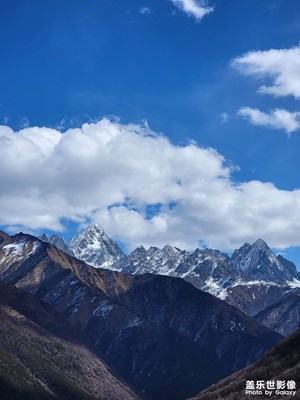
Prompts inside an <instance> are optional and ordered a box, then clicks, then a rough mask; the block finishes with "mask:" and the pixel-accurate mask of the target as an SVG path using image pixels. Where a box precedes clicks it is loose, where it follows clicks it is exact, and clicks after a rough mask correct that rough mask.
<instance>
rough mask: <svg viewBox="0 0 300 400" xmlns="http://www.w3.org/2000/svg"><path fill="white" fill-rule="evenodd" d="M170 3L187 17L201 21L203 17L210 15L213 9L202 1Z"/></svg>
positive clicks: (174, 1)
mask: <svg viewBox="0 0 300 400" xmlns="http://www.w3.org/2000/svg"><path fill="white" fill-rule="evenodd" d="M171 1H172V3H173V4H174V5H175V6H176V7H177V8H179V9H180V10H182V11H183V12H185V13H186V14H187V15H188V16H191V17H194V18H196V20H197V21H201V20H202V18H203V17H205V15H207V14H209V13H211V12H212V11H213V10H214V8H213V7H209V6H208V5H207V1H204V0H171Z"/></svg>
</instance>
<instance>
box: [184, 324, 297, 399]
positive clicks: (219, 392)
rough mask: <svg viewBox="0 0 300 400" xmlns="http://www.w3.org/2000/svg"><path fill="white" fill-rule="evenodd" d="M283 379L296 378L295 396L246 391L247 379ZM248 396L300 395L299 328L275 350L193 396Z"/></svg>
mask: <svg viewBox="0 0 300 400" xmlns="http://www.w3.org/2000/svg"><path fill="white" fill-rule="evenodd" d="M248 380H253V381H258V380H265V381H267V380H275V382H276V381H277V380H282V381H290V380H293V381H295V382H296V388H297V389H298V390H297V393H296V395H295V396H293V397H292V396H288V395H280V394H279V395H276V394H275V393H274V394H273V395H272V396H271V397H270V396H267V397H264V396H250V395H246V394H245V384H246V381H248ZM249 398H271V399H276V400H281V399H291V398H293V399H299V398H300V329H298V330H297V331H296V332H295V333H293V334H292V335H291V336H289V337H287V338H286V339H284V340H283V341H282V342H280V343H278V344H277V345H276V346H275V347H274V349H273V350H271V351H270V352H269V353H268V354H266V356H265V357H264V358H263V359H262V360H260V361H258V362H256V363H255V364H253V365H251V366H249V367H247V368H245V369H243V370H241V371H239V372H237V373H235V374H233V375H230V376H229V377H228V378H226V379H223V380H222V381H220V382H219V383H217V384H215V385H213V386H211V387H210V388H208V389H207V390H205V391H203V392H202V393H200V394H199V395H198V396H196V397H194V398H193V399H190V400H216V399H220V400H246V399H249Z"/></svg>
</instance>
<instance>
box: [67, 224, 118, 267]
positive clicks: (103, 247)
mask: <svg viewBox="0 0 300 400" xmlns="http://www.w3.org/2000/svg"><path fill="white" fill-rule="evenodd" d="M68 247H69V249H70V250H71V251H72V252H73V254H74V256H75V257H77V258H79V259H80V260H82V261H85V262H86V263H88V264H91V265H93V266H94V267H98V268H100V267H101V268H109V267H111V266H112V265H113V264H114V263H115V262H117V261H118V260H120V259H121V258H122V257H123V253H122V251H121V249H120V247H119V246H118V245H117V243H116V242H115V241H113V240H112V239H110V238H109V237H108V236H107V235H106V233H105V232H104V230H103V229H102V228H101V226H100V225H99V224H94V225H90V226H88V227H87V228H86V229H85V231H84V232H82V233H80V234H79V235H77V236H74V237H73V239H72V240H71V241H70V243H69V245H68Z"/></svg>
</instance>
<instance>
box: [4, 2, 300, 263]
mask: <svg viewBox="0 0 300 400" xmlns="http://www.w3.org/2000/svg"><path fill="white" fill-rule="evenodd" d="M184 3H185V1H183V0H182V1H177V2H176V1H172V0H164V1H163V0H160V1H158V0H153V1H150V0H148V1H146V0H145V1H139V0H136V1H125V0H122V1H121V0H119V1H117V0H97V1H95V0H90V1H89V2H84V1H82V0H80V1H76V0H75V1H73V2H72V5H71V3H70V2H69V1H55V0H54V1H51V2H47V3H45V2H40V1H33V0H28V1H26V0H22V1H20V0H19V1H15V2H13V3H12V2H2V4H1V5H0V51H1V64H0V124H3V125H5V126H9V127H10V128H12V129H13V130H14V131H18V130H20V129H22V128H29V127H35V126H37V127H40V128H41V129H42V128H43V127H51V128H53V129H56V130H57V131H59V130H60V131H66V130H67V129H69V128H75V127H80V126H81V125H82V123H92V122H95V121H97V120H101V119H102V118H103V117H110V116H116V117H119V118H120V122H119V123H121V124H123V125H124V126H127V124H137V125H138V126H140V125H143V124H145V122H144V121H147V123H146V125H145V126H146V127H147V126H149V129H151V132H152V131H154V132H161V133H162V134H163V135H164V136H165V137H167V138H168V140H169V141H170V143H171V144H172V145H173V146H174V145H175V146H174V147H175V148H176V146H179V147H185V146H188V144H189V143H191V141H195V142H196V143H197V144H198V145H199V146H200V148H201V149H202V150H203V149H206V148H213V149H215V150H216V151H217V153H218V156H220V157H223V158H224V160H225V161H224V166H223V168H225V164H226V165H234V166H236V168H235V169H233V170H232V171H231V172H230V183H231V185H239V184H240V183H242V184H243V183H246V182H249V181H259V182H262V183H266V182H271V183H272V184H273V185H274V186H275V187H276V188H277V189H278V190H285V191H288V193H289V194H290V193H292V191H293V190H294V189H298V188H299V187H300V183H299V170H300V168H299V167H300V158H299V148H300V132H299V130H300V129H299V127H298V124H300V123H299V119H300V118H299V115H298V114H297V112H298V111H300V110H299V96H298V95H297V93H295V92H293V90H292V89H291V90H290V92H287V93H285V94H284V93H283V92H282V93H280V94H278V93H277V94H276V95H274V94H270V93H264V92H262V91H260V92H258V89H259V88H260V87H261V86H263V85H265V86H266V85H269V86H270V85H273V84H274V80H275V78H274V75H272V74H271V73H270V71H269V70H268V71H266V70H265V71H264V72H261V73H260V74H259V76H258V75H257V74H255V73H254V72H253V68H252V70H251V71H250V72H249V65H250V64H249V62H250V61H249V60H248V59H247V60H245V59H244V60H241V57H242V56H243V55H244V54H245V53H248V52H253V53H254V52H257V51H263V52H269V51H270V49H277V50H280V49H281V50H284V49H293V48H296V47H297V46H298V44H299V40H300V4H299V1H298V0H243V1H236V0H215V1H208V2H206V5H205V4H204V3H203V2H202V3H201V2H197V1H195V0H193V1H190V4H191V3H193V4H194V5H195V7H198V8H199V9H200V8H202V9H204V10H205V9H206V8H207V7H213V10H212V11H211V12H209V13H207V15H204V16H203V18H199V17H198V18H197V16H196V15H195V14H194V15H193V13H192V12H190V13H188V12H187V10H186V9H184ZM265 55H266V57H269V55H270V53H265V54H262V58H264V59H265ZM296 56H297V54H296V55H295V54H294V53H287V54H284V57H287V62H288V63H290V64H293V60H294V59H296ZM238 58H239V60H240V64H239V68H238V67H236V66H234V65H233V64H232V62H233V60H234V59H238ZM262 58H261V59H262ZM261 59H259V62H262V61H261ZM283 61H284V60H283ZM283 64H284V63H283ZM261 65H262V64H260V67H261ZM250 67H251V65H250ZM252 67H253V65H252ZM247 68H248V70H247ZM247 71H248V72H247ZM284 73H285V74H286V75H287V74H288V73H289V74H290V75H293V71H287V72H286V71H285V72H284ZM295 74H297V71H296V72H295ZM278 75H279V76H280V73H278V71H277V76H278ZM290 75H289V76H290ZM298 76H299V80H300V72H299V71H298ZM284 77H285V75H284ZM298 84H299V81H295V85H296V86H297V85H298ZM246 107H247V109H245V108H246ZM275 109H281V110H285V111H286V112H287V113H289V114H288V115H285V116H284V117H282V116H279V117H278V116H276V115H274V114H272V111H274V110H275ZM241 110H242V111H241ZM249 110H250V111H249ZM253 110H259V112H260V113H261V114H259V115H257V114H256V115H255V116H253ZM251 113H252V114H251ZM291 113H296V114H293V115H291ZM254 118H256V125H254V124H253V123H254ZM298 118H299V119H298ZM282 121H283V122H282ZM291 124H292V125H291ZM101 129H106V128H105V127H102V128H101ZM147 129H148V128H147ZM130 137H131V136H130ZM128 140H130V139H128ZM72 143H73V142H72ZM151 143H152V142H151ZM152 144H153V143H152ZM152 144H151V145H152ZM158 145H159V146H160V144H158ZM137 146H138V144H137ZM141 146H143V144H142V143H141ZM147 146H148V144H147ZM134 148H135V147H134ZM19 151H24V152H25V151H29V150H28V149H27V150H26V148H24V149H23V150H19ZM166 151H167V150H166ZM203 151H204V150H203ZM163 154H165V153H163ZM210 155H211V154H210ZM202 156H203V157H206V154H204V153H203V152H202V153H201V154H199V155H196V156H195V157H196V158H197V159H199V157H202ZM65 157H66V155H65ZM210 160H211V159H210ZM215 161H216V160H213V162H215ZM153 162H155V158H154V159H153ZM170 163H171V161H170ZM170 163H169V164H168V163H167V164H166V165H167V166H170ZM171 164H172V163H171ZM108 165H110V164H108ZM172 165H173V164H172ZM81 166H82V168H81V169H80V170H79V172H77V174H80V173H81V172H82V171H83V170H84V165H83V164H81ZM5 167H7V168H8V165H5ZM237 167H238V168H237ZM27 168H29V167H28V166H27ZM223 172H224V171H223ZM29 173H30V174H31V175H32V174H33V173H34V171H33V170H30V168H29V169H28V175H29ZM82 173H83V172H82ZM221 175H222V173H221ZM225 175H226V174H225ZM7 176H8V175H7ZM43 176H44V179H45V180H46V179H47V174H46V173H45V174H44V175H43ZM43 176H41V177H40V178H39V183H37V182H35V183H32V182H31V183H29V186H30V191H31V192H30V193H32V191H34V190H37V191H39V193H40V192H43V190H44V183H43V184H42V183H41V182H42V180H43V179H42V178H43ZM78 176H79V175H78ZM83 176H84V174H83ZM19 178H20V177H19ZM23 178H24V182H26V179H27V178H28V176H27V175H26V177H23ZM95 179H96V178H95ZM129 179H130V178H129ZM16 181H17V180H16ZM3 182H4V185H7V187H9V190H8V191H10V189H11V188H10V186H13V184H12V183H10V184H8V183H7V182H8V179H7V180H5V176H4V178H3ZM102 182H103V180H102ZM151 182H152V181H151ZM96 184H97V185H98V184H99V181H95V180H94V179H92V180H91V185H96ZM101 185H102V184H101ZM101 185H100V186H101ZM29 186H27V187H29ZM7 187H5V186H3V184H2V190H3V191H4V193H5V192H7ZM190 188H191V186H188V187H187V190H191V189H190ZM24 190H25V191H26V188H25V189H24ZM28 190H29V189H28ZM55 190H58V189H54V188H53V191H52V192H51V193H50V189H49V191H47V194H48V195H49V196H50V195H51V196H55ZM82 190H87V189H86V188H85V189H82ZM101 190H104V191H105V186H103V185H102V186H101ZM107 190H108V191H109V190H110V189H107ZM122 190H123V191H124V192H125V194H124V198H125V200H124V199H123V200H122V199H121V200H120V198H117V196H112V199H111V200H109V201H108V200H107V202H104V203H103V204H102V203H101V202H99V207H97V206H95V204H96V203H93V204H91V207H89V208H88V210H86V211H84V210H83V209H84V206H83V205H82V204H80V207H79V206H78V207H79V208H80V209H79V208H76V210H75V205H74V204H72V207H73V208H72V210H73V211H70V208H68V209H67V208H66V210H67V211H66V212H65V213H62V214H60V215H59V214H58V213H57V212H56V211H55V212H54V211H53V213H54V214H55V218H56V219H58V220H60V224H61V225H60V226H58V225H57V226H58V228H59V229H58V230H60V229H62V225H64V221H65V219H64V218H67V219H68V220H69V223H68V224H67V225H68V226H71V227H72V229H71V231H73V230H74V226H76V224H77V223H79V224H84V223H85V222H86V221H87V220H93V219H94V218H95V219H97V220H99V222H100V223H102V224H103V225H104V227H105V228H106V229H107V230H108V232H109V233H111V235H112V236H113V237H115V238H116V239H117V240H119V241H121V242H122V241H123V242H124V241H126V240H125V232H126V231H127V230H128V229H129V228H128V227H130V218H129V216H127V217H126V218H129V220H128V221H127V219H126V218H125V217H124V216H123V217H122V218H121V217H120V215H119V214H118V216H113V217H112V216H111V215H110V217H108V212H107V210H110V209H111V207H113V206H115V205H116V204H117V205H118V206H120V205H121V206H122V207H126V210H127V211H128V210H129V211H131V212H132V211H137V212H138V213H140V214H141V215H144V217H145V218H144V219H145V220H151V218H152V216H153V215H155V214H157V215H158V216H160V214H161V213H167V212H166V211H164V207H167V206H166V204H170V203H171V202H172V201H173V198H172V197H170V198H167V196H163V195H161V197H159V196H157V198H155V199H153V201H152V200H151V201H150V200H149V204H150V206H149V204H147V200H146V199H141V198H138V199H137V198H135V197H134V196H131V197H130V195H129V194H128V193H131V192H130V189H128V187H126V188H124V189H122ZM153 190H155V188H154V189H153ZM157 190H161V189H157ZM16 191H17V189H11V193H12V194H11V196H12V197H11V199H12V203H13V200H14V199H15V200H16V199H17V198H18V199H19V198H20V197H13V196H14V193H16ZM49 193H50V194H49ZM57 193H58V194H59V195H60V194H61V193H60V192H57ZM97 195H99V193H98V194H97ZM43 196H46V191H45V192H43ZM95 196H96V194H95ZM174 196H175V195H174ZM270 196H272V193H271V194H270ZM29 197H30V196H28V197H27V198H26V202H24V207H25V204H26V205H27V204H29V203H27V201H28V202H29ZM61 197H62V198H63V196H61ZM175 197H176V196H175ZM175 197H174V198H175ZM294 197H295V198H294ZM294 197H293V200H292V201H291V202H289V201H288V202H287V203H286V204H287V207H291V204H298V203H299V199H298V196H294ZM263 198H264V197H262V199H263ZM2 199H3V201H4V199H5V197H3V198H2ZM63 199H64V200H63V202H64V204H65V202H66V201H67V200H66V198H63ZM176 199H177V198H176ZM176 199H175V200H174V204H178V210H180V209H183V206H182V204H183V203H184V202H185V201H186V200H182V198H181V197H180V200H178V199H177V200H176ZM245 199H246V200H243V201H244V202H245V204H243V206H244V207H247V201H249V202H251V201H252V200H251V199H252V197H249V200H247V198H246V197H245ZM35 200H36V199H35ZM230 201H231V200H230ZM256 201H258V200H257V198H256ZM262 201H263V200H262ZM195 202H196V199H195ZM16 203H18V202H17V200H16ZM100 203H101V205H100ZM32 204H35V203H34V201H33V203H32ZM78 204H79V203H78ZM78 204H77V205H78ZM153 204H154V205H153ZM271 206H272V205H271ZM61 207H63V206H61ZM180 207H181V208H180ZM189 207H192V204H189ZM295 207H296V206H295ZM299 207H300V206H299ZM32 208H34V207H33V205H32ZM172 208H173V206H172V207H169V209H168V218H172V217H173V216H174V218H175V219H176V218H177V216H178V215H179V214H178V215H177V214H176V213H174V210H171V209H172ZM175 208H176V207H175ZM149 209H151V210H152V211H151V212H152V213H153V209H154V210H156V212H154V214H153V215H152V214H151V215H149ZM145 210H146V211H145ZM72 212H73V214H72ZM178 212H179V211H178ZM211 212H212V213H213V210H212V211H211ZM251 212H252V213H253V210H252V211H251ZM261 212H262V211H261V210H260V211H259V213H261ZM263 212H265V214H268V212H269V210H264V211H263ZM10 213H12V214H13V213H14V212H13V210H12V209H10V210H9V211H7V212H6V216H2V218H1V217H0V224H1V225H2V226H3V227H5V228H7V227H8V228H9V229H13V227H15V226H18V225H20V227H21V228H23V229H26V228H27V229H28V230H30V231H32V232H35V231H40V230H45V229H47V228H48V229H52V230H55V226H56V225H55V223H52V222H51V223H49V224H48V225H47V222H44V223H41V222H40V223H38V222H37V223H36V224H30V223H28V222H26V219H25V217H24V218H23V216H22V218H21V217H20V223H19V224H18V223H17V221H16V220H15V219H13V218H12V219H11V221H10V219H9V217H8V215H10ZM40 213H42V211H40ZM143 213H144V214H143ZM75 214H76V218H77V219H76V218H73V217H72V216H74V215H75ZM28 215H30V213H28ZM32 215H33V218H34V213H33V214H32ZM122 215H123V214H122ZM180 215H181V218H182V220H180V225H179V226H182V224H184V223H185V222H184V221H186V220H189V219H191V220H192V215H188V216H187V213H186V211H184V212H182V214H180ZM184 216H186V218H184ZM297 216H298V214H297V212H295V213H294V214H293V215H288V216H287V217H285V215H283V216H282V219H283V220H284V219H285V218H287V219H288V220H289V222H288V223H286V222H285V220H284V221H283V222H282V221H281V222H282V229H283V230H284V231H285V232H284V234H287V233H286V230H290V233H289V234H288V235H287V238H286V240H283V241H280V240H279V238H278V239H277V238H275V235H277V236H278V235H280V229H277V230H276V229H275V233H274V234H273V233H270V232H271V230H272V227H270V228H269V229H268V231H264V230H263V229H260V228H259V227H258V229H257V235H261V234H262V235H263V234H265V232H267V233H266V234H265V236H266V239H269V240H268V241H271V244H272V245H273V247H278V248H281V249H284V251H285V254H286V256H287V257H288V256H290V258H291V259H293V260H294V261H297V262H298V265H300V251H299V250H298V246H299V245H300V230H299V229H298V228H299V227H298V225H297V224H298V221H295V224H293V218H295V219H296V218H297ZM135 217H136V215H134V218H135ZM49 218H50V217H49ZM53 218H54V217H53ZM111 218H112V219H111ZM120 218H121V220H122V221H123V222H124V220H125V219H126V223H125V222H124V226H123V227H122V229H121V228H120V229H119V230H118V228H117V225H118V224H117V222H118V221H119V222H120ZM220 218H221V216H220ZM266 218H267V217H266ZM276 218H278V221H279V220H280V216H279V215H277V217H276ZM40 220H41V219H40ZM46 220H47V218H46V219H45V221H46ZM74 220H75V221H76V222H75V224H74ZM168 221H169V219H168ZM242 221H243V218H242V216H241V218H240V219H239V221H238V222H239V223H240V224H242ZM152 222H153V223H154V222H155V221H152ZM172 223H173V222H172ZM172 223H170V226H172ZM197 223H199V224H202V226H203V227H204V226H205V224H206V223H207V224H209V229H208V230H209V234H207V236H205V235H206V233H207V232H208V231H207V230H205V227H204V228H203V230H200V231H199V232H198V231H197V229H196V228H194V227H193V225H190V224H191V222H189V225H187V227H186V229H187V231H188V232H191V231H193V230H194V229H195V235H194V236H191V240H190V242H189V241H187V243H186V242H185V241H183V240H182V239H181V238H180V237H179V236H180V235H178V236H176V237H173V236H172V235H170V236H168V235H167V234H166V235H165V236H163V235H162V236H161V238H160V242H159V243H154V244H163V242H164V241H166V240H167V239H168V238H170V241H171V242H172V243H173V244H178V245H179V244H182V245H183V246H185V247H189V246H190V247H193V246H194V245H195V243H196V242H197V241H198V242H199V243H202V242H204V243H205V244H207V245H212V246H213V245H215V246H217V245H218V246H220V247H222V248H223V249H224V250H226V249H228V250H230V249H232V247H234V245H236V244H238V243H240V242H242V241H243V240H244V239H245V240H246V239H249V241H250V240H252V239H254V233H255V232H253V229H252V230H251V232H250V233H247V232H248V228H247V229H246V228H245V232H243V233H241V234H240V235H239V236H237V237H234V238H233V239H232V240H230V241H228V242H226V241H224V243H223V242H222V241H221V240H219V239H215V238H214V237H213V234H212V232H213V227H214V224H215V221H213V220H208V221H206V220H205V221H204V219H201V220H199V221H198V222H197ZM266 223H267V222H266ZM278 223H279V222H278ZM137 224H138V223H137ZM224 224H225V222H224ZM133 225H134V222H133ZM254 225H255V223H254ZM138 226H139V228H137V226H136V225H134V229H136V230H137V231H139V229H141V230H142V225H141V226H140V225H138ZM276 226H277V225H276ZM232 228H235V227H234V226H233V227H232ZM277 228H278V226H277ZM149 229H150V228H149ZM163 229H165V228H162V227H161V226H160V228H159V229H158V230H159V232H160V230H163ZM176 229H179V228H178V227H177V228H176ZM228 229H229V228H228ZM228 229H225V228H223V227H220V226H219V225H218V226H217V227H216V230H218V232H219V233H218V235H219V236H220V235H221V234H222V232H224V235H226V234H227V232H228ZM184 231H185V229H183V232H184ZM268 232H269V233H268ZM63 234H65V235H66V236H68V233H66V232H65V233H63ZM202 234H203V237H201V235H202ZM197 235H198V236H197ZM297 235H298V237H299V239H297ZM148 236H149V235H148ZM150 236H151V235H150ZM139 239H140V241H141V242H143V243H145V244H146V245H147V244H148V245H149V244H150V243H148V242H147V240H146V238H145V237H144V236H142V235H139V234H138V233H136V235H135V236H134V237H132V238H131V239H130V241H128V243H125V245H126V246H127V247H128V248H132V247H134V246H135V245H136V244H137V243H138V242H139ZM128 240H129V239H128ZM151 240H152V238H151V237H149V242H150V241H151ZM289 248H290V249H289Z"/></svg>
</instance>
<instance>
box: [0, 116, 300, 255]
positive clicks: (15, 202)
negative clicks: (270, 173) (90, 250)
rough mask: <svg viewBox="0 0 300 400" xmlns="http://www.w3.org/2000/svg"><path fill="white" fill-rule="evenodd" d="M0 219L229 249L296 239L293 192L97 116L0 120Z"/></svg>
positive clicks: (299, 219)
mask: <svg viewBox="0 0 300 400" xmlns="http://www.w3.org/2000/svg"><path fill="white" fill-rule="evenodd" d="M0 160H1V168H0V202H1V208H0V225H2V226H14V225H15V226H17V227H18V229H23V230H29V229H30V230H36V229H40V228H41V229H45V228H48V229H52V230H58V231H59V230H63V222H64V219H65V218H68V219H71V220H73V221H76V222H78V223H84V222H86V221H95V222H96V221H97V222H100V224H102V226H103V227H104V229H105V230H106V231H107V232H108V234H110V235H111V236H112V237H114V238H115V239H118V240H120V241H122V242H123V243H124V244H125V245H126V246H127V248H128V249H129V250H131V249H133V248H134V247H136V246H137V245H139V244H143V245H144V246H150V245H156V246H160V247H161V246H163V245H165V244H168V243H169V244H172V245H175V246H178V247H181V248H186V249H193V248H195V247H197V246H199V244H201V243H205V245H207V246H209V247H215V248H221V249H224V250H225V249H232V248H235V247H236V246H238V245H240V244H241V243H243V242H244V241H254V240H255V239H257V237H259V236H260V237H263V238H264V239H266V240H267V241H268V242H269V243H270V245H272V246H273V247H277V248H286V247H289V246H292V245H300V237H299V230H300V190H294V191H284V190H280V189H279V188H277V187H276V186H275V185H274V184H272V183H263V182H259V181H251V182H242V183H237V182H235V181H234V180H233V178H232V171H233V169H234V167H232V166H230V164H229V163H228V162H226V160H225V159H224V157H223V156H222V155H221V154H219V153H218V152H217V151H216V150H214V149H211V148H202V147H200V146H198V145H197V144H196V143H194V142H193V143H188V144H186V145H185V146H176V145H174V144H172V143H171V142H170V140H168V138H166V137H164V136H163V135H160V134H156V133H154V132H153V131H151V130H150V128H149V127H147V126H146V125H145V126H140V125H133V124H129V125H123V124H121V123H120V122H118V121H110V120H108V119H103V120H101V121H99V122H97V123H90V124H84V125H83V126H82V127H81V128H77V129H69V130H67V131H66V132H64V133H62V132H60V131H58V130H55V129H49V128H44V127H31V128H26V129H23V130H21V131H19V132H14V131H13V130H12V129H10V128H9V127H7V126H1V127H0Z"/></svg>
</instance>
